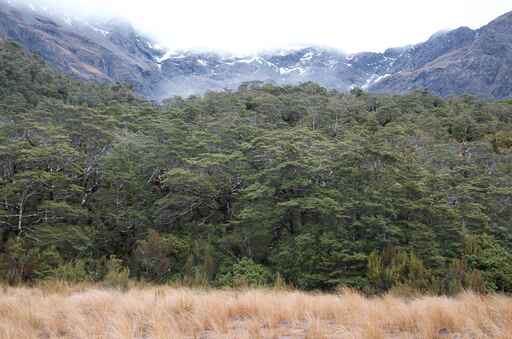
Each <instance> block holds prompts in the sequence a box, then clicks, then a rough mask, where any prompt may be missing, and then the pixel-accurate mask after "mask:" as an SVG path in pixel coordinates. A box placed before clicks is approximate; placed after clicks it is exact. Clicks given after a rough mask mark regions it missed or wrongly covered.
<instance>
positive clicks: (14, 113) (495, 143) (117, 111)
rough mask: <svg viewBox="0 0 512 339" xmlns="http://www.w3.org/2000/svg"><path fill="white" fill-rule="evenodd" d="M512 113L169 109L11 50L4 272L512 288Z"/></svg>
mask: <svg viewBox="0 0 512 339" xmlns="http://www.w3.org/2000/svg"><path fill="white" fill-rule="evenodd" d="M511 220H512V105H511V103H510V102H485V101H481V100H478V99H476V98H473V97H460V98H450V99H446V100H444V99H440V98H438V97H434V96H431V95H429V94H428V93H424V92H414V93H411V94H408V95H404V96H391V95H387V96H373V95H368V94H367V93H365V92H363V91H361V90H354V91H352V93H345V94H344V93H339V92H335V91H329V90H327V89H325V88H322V87H320V86H318V85H315V84H313V83H305V84H302V85H299V86H285V87H277V86H273V85H261V86H242V87H241V88H240V90H239V91H237V92H233V93H229V92H226V93H209V94H206V95H205V96H202V97H190V98H186V99H184V98H172V99H169V100H167V101H166V102H164V103H163V104H161V105H154V104H152V103H149V102H146V101H144V100H142V99H139V98H137V97H135V96H134V95H133V94H132V93H131V91H130V90H129V89H128V88H126V87H124V86H122V85H117V86H99V85H92V84H84V83H79V82H76V81H74V80H70V79H67V78H64V77H62V76H60V75H58V74H56V73H55V72H54V71H52V70H51V69H49V68H48V67H47V66H45V65H44V64H43V63H42V62H41V61H40V60H38V59H37V58H34V57H32V56H29V55H26V54H25V53H24V52H23V51H22V50H21V49H19V48H18V47H16V46H15V45H12V44H9V43H2V44H1V45H0V277H2V278H3V279H4V280H6V281H7V282H9V283H13V284H14V283H22V282H28V283H30V282H34V281H37V280H41V279H52V278H60V279H68V280H71V281H80V280H94V281H97V280H102V279H106V278H108V277H111V276H112V275H114V274H117V275H123V274H124V275H129V276H130V277H131V278H133V279H141V280H146V281H150V282H155V283H165V282H171V281H178V280H179V281H183V282H185V283H191V284H193V283H207V284H212V285H219V286H239V285H240V284H270V283H272V281H274V280H276V279H278V280H281V279H284V281H286V282H287V283H289V284H292V285H294V286H296V287H299V288H302V289H309V290H314V289H334V288H336V287H338V286H350V287H354V288H359V289H361V290H364V291H366V292H369V293H373V292H381V291H385V290H388V289H391V288H394V287H400V286H404V287H410V288H414V289H417V290H421V291H432V292H437V293H454V292H457V291H459V290H460V289H462V288H473V289H476V290H480V291H505V292H512V260H511V259H512V224H511Z"/></svg>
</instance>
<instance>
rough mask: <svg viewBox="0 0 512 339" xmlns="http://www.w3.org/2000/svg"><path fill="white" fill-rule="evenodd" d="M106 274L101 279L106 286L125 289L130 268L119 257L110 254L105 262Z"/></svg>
mask: <svg viewBox="0 0 512 339" xmlns="http://www.w3.org/2000/svg"><path fill="white" fill-rule="evenodd" d="M106 268H107V274H106V275H105V278H104V279H103V284H104V285H105V286H106V287H110V288H118V289H121V290H127V289H128V287H129V284H130V270H129V269H128V268H127V267H125V266H124V265H123V261H122V260H121V259H118V258H116V257H115V256H111V257H110V258H109V260H108V261H107V264H106Z"/></svg>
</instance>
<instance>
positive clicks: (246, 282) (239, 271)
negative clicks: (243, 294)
mask: <svg viewBox="0 0 512 339" xmlns="http://www.w3.org/2000/svg"><path fill="white" fill-rule="evenodd" d="M217 281H218V283H219V284H220V285H221V286H229V287H247V286H251V287H255V286H265V285H268V284H269V283H270V282H271V281H272V274H271V273H270V271H269V270H268V269H267V268H266V267H265V266H263V265H260V264H257V263H255V262H254V261H253V260H252V259H248V258H242V259H240V261H238V262H237V263H235V264H234V265H233V266H232V268H231V270H230V271H228V272H225V273H223V274H220V276H219V277H218V279H217Z"/></svg>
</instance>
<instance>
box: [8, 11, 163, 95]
mask: <svg viewBox="0 0 512 339" xmlns="http://www.w3.org/2000/svg"><path fill="white" fill-rule="evenodd" d="M2 35H3V36H4V37H5V38H7V39H10V40H12V41H15V42H17V43H18V44H20V45H22V46H23V47H25V48H27V49H28V50H30V51H31V52H34V53H36V54H38V55H40V56H41V57H42V58H43V59H45V60H46V61H47V62H48V63H50V64H51V65H53V66H54V67H56V68H57V69H58V70H60V71H62V72H64V73H67V74H70V75H72V76H75V77H76V78H79V79H82V80H93V81H98V82H126V83H130V84H131V85H133V87H134V89H135V90H136V91H137V92H139V93H141V94H143V95H146V96H149V97H150V96H151V95H152V93H154V92H155V91H156V90H157V89H158V84H159V83H161V81H162V80H163V79H162V76H161V74H160V72H159V68H158V65H157V64H156V63H155V61H154V56H158V55H162V54H163V51H162V50H159V49H158V48H155V47H154V45H153V43H152V41H151V40H149V39H147V38H144V37H143V36H141V35H140V34H138V33H137V32H136V31H135V30H134V29H133V27H132V26H131V25H130V24H129V23H127V22H124V21H121V20H110V21H106V22H88V21H85V20H81V19H77V18H71V17H66V16H62V15H59V14H58V13H52V12H50V11H49V10H48V9H46V8H37V7H35V6H34V5H23V4H17V3H15V2H11V1H8V2H3V1H0V36H2Z"/></svg>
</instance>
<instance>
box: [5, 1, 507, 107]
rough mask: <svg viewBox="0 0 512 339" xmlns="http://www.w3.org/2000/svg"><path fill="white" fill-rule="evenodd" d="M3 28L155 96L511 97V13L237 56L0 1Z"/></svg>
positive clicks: (92, 72) (53, 56) (75, 65)
mask: <svg viewBox="0 0 512 339" xmlns="http://www.w3.org/2000/svg"><path fill="white" fill-rule="evenodd" d="M0 36H4V37H5V38H7V39H10V40H13V41H15V42H17V43H18V44H20V45H22V46H23V47H25V48H26V49H28V50H30V51H31V52H34V53H37V54H39V55H40V56H41V57H43V58H44V59H45V60H46V61H47V62H49V63H50V64H51V65H53V66H54V67H56V68H57V69H59V70H61V71H63V72H65V73H67V74H71V75H73V76H75V77H76V78H79V79H83V80H92V81H98V82H123V83H129V84H131V85H132V86H133V87H134V89H135V90H136V92H138V93H139V94H142V95H144V96H145V97H147V98H149V99H152V100H160V99H163V98H166V97H170V96H174V95H181V96H188V95H192V94H202V93H205V92H207V91H225V90H235V89H237V88H238V87H239V86H240V85H241V84H242V83H244V82H251V81H257V82H258V81H259V82H263V83H273V84H278V85H284V84H299V83H304V82H309V81H312V82H316V83H319V84H320V85H322V86H325V87H327V88H332V89H336V90H340V91H348V90H350V89H352V88H354V87H360V88H363V89H365V90H368V91H372V92H377V93H384V92H392V93H404V92H408V91H411V90H417V89H426V90H428V91H430V92H432V93H433V94H436V95H440V96H451V95H462V94H473V95H477V96H481V97H485V98H505V97H509V96H511V95H512V67H511V66H510V65H512V12H511V13H508V14H505V15H503V16H501V17H500V18H498V19H496V20H494V21H493V22H491V23H489V24H488V25H486V26H484V27H482V28H480V29H477V30H472V29H470V28H468V27H461V28H458V29H455V30H452V31H448V32H438V33H436V34H434V35H432V37H431V38H430V39H429V40H427V41H426V42H423V43H419V44H416V45H412V46H405V47H400V48H390V49H388V50H386V51H384V52H383V53H373V52H363V53H357V54H352V55H349V54H346V53H343V52H340V51H337V50H334V49H327V48H318V47H308V48H302V49H296V50H282V51H273V52H265V53H261V54H258V55H251V56H247V57H238V56H226V55H223V54H220V53H213V52H198V51H167V50H165V49H163V48H161V47H160V46H159V45H158V44H157V43H156V42H155V41H153V40H152V39H151V38H149V37H147V36H145V35H144V34H141V33H139V32H137V31H136V30H135V29H134V28H133V27H132V26H131V25H130V24H129V23H127V22H125V21H122V20H107V21H100V20H97V19H96V20H92V21H88V20H84V19H79V18H70V17H66V16H65V15H62V14H59V13H53V12H51V11H49V10H48V9H45V8H37V7H34V6H33V5H28V6H27V5H18V4H16V3H15V2H13V1H7V2H5V1H3V0H0Z"/></svg>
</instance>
